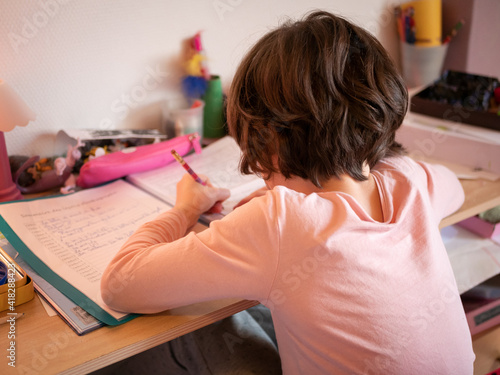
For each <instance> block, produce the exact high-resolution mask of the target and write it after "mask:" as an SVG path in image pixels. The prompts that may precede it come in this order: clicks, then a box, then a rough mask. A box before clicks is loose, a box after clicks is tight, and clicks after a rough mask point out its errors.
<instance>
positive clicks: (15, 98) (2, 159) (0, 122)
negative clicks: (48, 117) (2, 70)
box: [0, 80, 36, 202]
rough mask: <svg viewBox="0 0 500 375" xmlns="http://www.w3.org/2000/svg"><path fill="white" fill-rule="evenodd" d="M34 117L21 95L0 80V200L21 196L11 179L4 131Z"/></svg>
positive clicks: (9, 199)
mask: <svg viewBox="0 0 500 375" xmlns="http://www.w3.org/2000/svg"><path fill="white" fill-rule="evenodd" d="M35 117H36V116H35V113H34V112H33V111H32V110H31V109H30V108H29V107H28V106H27V105H26V103H24V101H23V100H22V99H21V97H20V96H19V95H17V93H16V92H15V91H14V90H13V89H12V88H11V87H10V86H9V85H8V84H7V83H5V82H4V81H2V80H0V202H5V201H12V200H17V199H21V198H22V196H21V193H20V191H19V189H18V188H17V186H16V184H14V182H13V181H12V174H11V171H10V165H9V156H8V154H7V147H6V146H5V137H4V132H8V131H11V130H12V129H14V128H15V127H16V126H26V125H28V123H29V122H30V121H31V120H34V119H35Z"/></svg>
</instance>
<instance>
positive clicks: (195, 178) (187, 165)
mask: <svg viewBox="0 0 500 375" xmlns="http://www.w3.org/2000/svg"><path fill="white" fill-rule="evenodd" d="M170 152H171V153H172V155H173V157H174V158H175V160H177V161H178V162H179V164H180V165H182V167H183V168H184V169H185V170H186V172H187V173H189V174H190V175H191V177H193V178H194V180H195V181H196V182H199V183H200V184H202V185H206V183H205V182H204V181H202V179H201V178H200V177H199V176H198V175H197V174H196V173H195V172H194V171H193V170H192V169H191V167H190V166H189V164H188V163H186V161H185V160H184V159H183V158H182V156H180V155H179V154H178V153H177V151H175V150H174V149H172V151H170Z"/></svg>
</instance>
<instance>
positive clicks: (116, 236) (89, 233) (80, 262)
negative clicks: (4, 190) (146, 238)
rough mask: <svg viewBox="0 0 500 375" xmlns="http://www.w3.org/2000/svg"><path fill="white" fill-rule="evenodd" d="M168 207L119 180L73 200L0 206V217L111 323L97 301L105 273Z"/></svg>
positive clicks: (70, 197) (115, 313)
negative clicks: (135, 236) (134, 235)
mask: <svg viewBox="0 0 500 375" xmlns="http://www.w3.org/2000/svg"><path fill="white" fill-rule="evenodd" d="M168 207H169V206H168V205H167V204H165V203H163V202H160V201H158V199H156V198H154V197H152V196H151V195H149V194H147V193H145V192H143V191H141V190H139V189H137V188H136V187H134V186H132V185H130V184H128V183H126V182H125V181H123V180H118V181H115V182H113V183H111V184H108V185H104V186H101V187H98V188H94V189H89V190H83V191H80V192H78V193H77V194H71V195H66V196H59V197H55V198H48V199H41V200H35V201H18V202H15V203H11V204H7V205H1V206H0V214H1V215H2V216H3V218H4V219H5V220H6V221H7V222H8V223H9V225H10V226H11V228H12V229H13V230H14V232H15V233H16V234H17V235H18V236H19V237H20V239H21V240H22V241H23V242H24V243H25V245H26V246H27V247H28V248H29V249H31V250H32V252H33V253H34V254H35V255H36V256H37V257H38V258H40V260H42V261H43V262H44V263H45V264H46V265H47V266H48V267H49V268H51V269H52V270H53V271H54V272H55V273H57V274H58V275H59V276H61V277H62V278H63V279H65V280H66V281H67V282H68V283H70V284H71V285H73V286H74V287H75V288H77V289H79V290H80V291H81V292H82V293H84V294H85V295H86V296H87V297H89V298H90V299H91V300H92V301H94V302H95V303H97V304H98V305H99V306H100V307H102V308H103V309H104V310H105V311H107V312H108V313H109V314H111V315H112V316H113V317H114V318H116V319H120V318H121V317H123V316H124V314H121V313H117V312H116V311H113V310H111V309H109V308H108V307H107V306H106V305H105V304H104V303H103V302H102V299H101V293H100V280H101V276H102V273H103V272H104V269H105V268H106V266H107V265H108V263H109V262H110V261H111V259H112V257H113V256H114V255H115V254H116V252H117V251H118V250H119V249H120V247H121V245H122V244H123V243H124V242H125V241H126V240H127V238H128V237H129V236H130V235H131V234H132V233H133V232H134V230H135V229H137V228H138V227H139V226H140V225H141V224H143V223H145V222H147V221H150V220H152V219H154V218H155V217H156V216H157V215H158V214H160V213H161V212H163V211H165V210H166V209H167V208H168Z"/></svg>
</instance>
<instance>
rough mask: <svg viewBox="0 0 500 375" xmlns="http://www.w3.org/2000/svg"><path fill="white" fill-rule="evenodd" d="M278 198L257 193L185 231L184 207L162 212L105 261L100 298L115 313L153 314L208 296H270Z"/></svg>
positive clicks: (274, 266)
mask: <svg viewBox="0 0 500 375" xmlns="http://www.w3.org/2000/svg"><path fill="white" fill-rule="evenodd" d="M273 202H274V199H273V198H272V195H271V193H268V194H267V195H266V196H264V197H259V198H254V199H253V200H252V201H250V202H249V203H247V204H245V205H243V206H241V207H239V208H237V209H236V210H235V211H233V212H232V213H231V214H229V215H227V216H226V217H225V218H224V219H222V220H219V221H214V222H212V223H211V225H210V227H209V228H208V229H206V230H204V231H202V232H200V233H194V232H191V233H189V234H188V235H187V236H183V234H184V233H185V232H186V230H187V228H186V220H185V218H184V217H183V215H182V213H180V212H177V211H175V209H173V210H170V211H167V212H166V213H163V214H161V215H160V216H159V217H158V218H156V219H155V220H154V221H152V222H149V223H147V224H145V225H143V226H141V227H140V228H139V229H138V230H137V231H136V232H135V233H134V234H133V235H132V236H131V237H130V239H129V240H128V241H127V242H126V243H125V245H124V246H123V247H122V248H121V249H120V251H119V252H118V253H117V254H116V256H115V257H114V259H113V260H112V261H111V263H110V264H109V265H108V267H107V269H106V271H105V272H104V274H103V277H102V281H101V294H102V297H103V300H104V301H105V303H106V304H107V305H108V306H109V307H111V308H113V309H115V310H118V311H123V312H135V313H155V312H159V311H163V310H167V309H171V308H175V307H179V306H184V305H188V304H191V303H196V302H202V301H207V300H215V299H222V298H233V297H238V298H245V299H252V300H263V299H265V298H267V296H268V294H269V290H270V287H271V283H272V280H273V278H274V274H275V272H276V267H277V259H278V255H277V254H278V252H277V241H278V240H277V238H278V235H277V231H276V228H277V224H276V223H277V221H276V219H275V218H276V214H275V204H274V203H273ZM117 280H119V282H117ZM124 280H126V281H124Z"/></svg>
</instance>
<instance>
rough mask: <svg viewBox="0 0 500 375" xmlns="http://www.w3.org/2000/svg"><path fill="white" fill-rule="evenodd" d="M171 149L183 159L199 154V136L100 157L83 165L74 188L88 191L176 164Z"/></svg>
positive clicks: (177, 138) (180, 138)
mask: <svg viewBox="0 0 500 375" xmlns="http://www.w3.org/2000/svg"><path fill="white" fill-rule="evenodd" d="M172 149H175V151H177V153H178V154H179V155H182V156H184V155H186V154H187V153H188V152H190V151H191V150H193V149H194V151H195V152H196V153H197V154H199V153H200V152H201V145H200V136H199V135H198V133H192V134H187V135H182V136H179V137H176V138H172V139H169V140H167V141H163V142H159V143H153V144H150V145H144V146H138V147H131V148H127V149H124V150H122V151H117V152H113V153H111V154H106V155H103V156H99V157H98V158H95V159H92V160H90V161H89V162H87V163H85V164H84V165H83V167H82V168H81V169H80V175H79V176H78V179H77V180H76V184H77V185H78V186H80V187H82V188H90V187H93V186H96V185H100V184H102V183H105V182H108V181H112V180H115V179H117V178H121V177H125V176H127V175H129V174H132V173H137V172H144V171H149V170H151V169H155V168H159V167H162V166H164V165H167V164H168V163H170V162H172V161H174V160H175V159H174V157H173V156H172V153H171V152H170V151H171V150H172Z"/></svg>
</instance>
